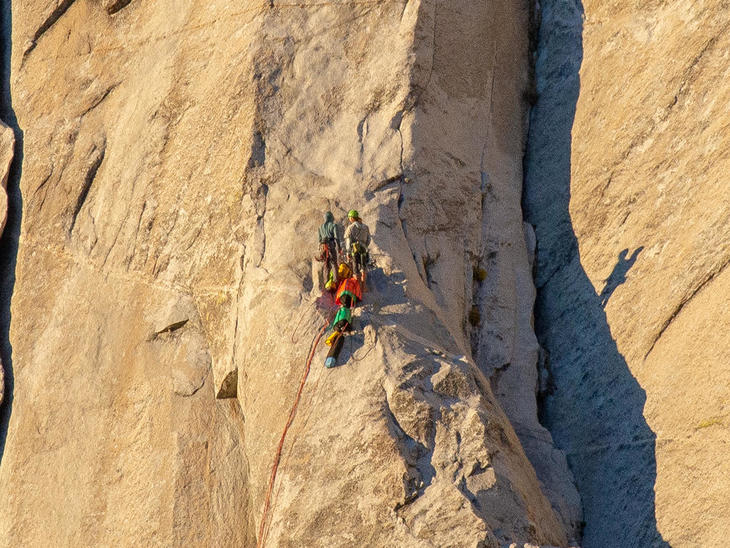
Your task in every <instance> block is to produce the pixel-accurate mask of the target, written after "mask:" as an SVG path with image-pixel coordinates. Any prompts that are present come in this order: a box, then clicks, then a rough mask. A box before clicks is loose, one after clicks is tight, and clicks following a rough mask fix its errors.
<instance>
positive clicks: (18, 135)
mask: <svg viewBox="0 0 730 548" xmlns="http://www.w3.org/2000/svg"><path fill="white" fill-rule="evenodd" d="M12 15H13V13H12V2H11V1H10V0H1V1H0V23H1V24H2V95H0V118H2V121H3V122H5V123H6V124H7V125H8V126H10V127H11V128H12V130H13V132H14V133H15V151H14V157H13V162H12V164H11V166H10V174H9V176H8V188H7V192H8V217H7V222H6V224H5V230H4V232H3V235H2V238H1V239H0V358H2V365H3V369H4V373H5V394H4V398H3V402H2V405H0V464H2V458H3V454H4V453H5V441H6V438H7V434H8V423H9V422H10V413H11V411H12V409H13V389H14V377H13V347H12V344H11V343H10V301H11V299H12V296H13V289H14V287H15V265H16V262H17V257H18V241H19V238H20V220H21V215H22V210H23V198H22V196H21V194H20V176H21V171H22V167H23V132H22V131H21V129H20V127H19V126H18V120H17V119H16V117H15V111H14V110H13V101H12V96H11V90H10V55H11V51H12V28H13V17H12Z"/></svg>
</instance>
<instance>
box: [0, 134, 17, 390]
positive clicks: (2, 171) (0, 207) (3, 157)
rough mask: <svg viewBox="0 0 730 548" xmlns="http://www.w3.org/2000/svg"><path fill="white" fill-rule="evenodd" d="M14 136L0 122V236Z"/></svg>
mask: <svg viewBox="0 0 730 548" xmlns="http://www.w3.org/2000/svg"><path fill="white" fill-rule="evenodd" d="M14 147H15V136H14V135H13V130H12V129H11V128H9V127H8V126H7V125H5V124H4V123H2V122H0V187H2V188H0V235H2V233H3V230H5V223H6V222H7V219H8V193H7V189H8V175H9V174H10V164H11V163H12V161H13V156H14ZM4 395H5V371H4V368H3V365H2V363H0V404H1V403H2V402H3V397H4Z"/></svg>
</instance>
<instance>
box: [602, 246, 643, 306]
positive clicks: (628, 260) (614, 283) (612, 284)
mask: <svg viewBox="0 0 730 548" xmlns="http://www.w3.org/2000/svg"><path fill="white" fill-rule="evenodd" d="M643 249H644V246H643V245H642V246H641V247H637V248H636V249H635V250H634V252H633V253H631V255H629V250H628V248H627V249H623V250H621V252H620V253H619V254H618V260H617V261H616V265H615V266H614V267H613V270H612V271H611V274H609V276H608V278H606V280H605V285H604V286H603V289H602V290H601V294H600V295H599V296H598V297H599V298H600V299H601V306H602V307H603V308H606V305H607V304H608V299H610V298H611V295H613V292H614V291H616V288H617V287H618V286H620V285H621V284H623V283H624V282H625V281H626V274H627V273H628V271H629V270H630V269H631V267H632V266H634V263H635V262H636V259H638V258H639V253H641V252H642V251H643Z"/></svg>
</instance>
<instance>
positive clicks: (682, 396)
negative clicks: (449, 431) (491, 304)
mask: <svg viewBox="0 0 730 548" xmlns="http://www.w3.org/2000/svg"><path fill="white" fill-rule="evenodd" d="M540 4H541V6H542V8H543V12H542V28H541V30H540V49H539V53H538V62H537V78H538V80H537V89H538V92H539V100H538V101H537V104H536V107H535V109H534V110H533V116H532V123H531V130H530V139H529V143H530V145H529V151H528V157H527V162H526V166H527V169H528V174H527V185H526V189H527V191H526V199H525V203H526V205H527V209H528V220H529V221H530V222H531V223H533V224H534V225H535V227H536V233H537V242H538V244H537V248H538V266H537V272H538V278H537V283H538V286H539V288H540V292H539V297H538V319H537V328H538V332H539V335H540V339H541V343H542V344H543V345H544V346H545V347H546V349H547V350H548V351H549V370H550V372H551V375H552V384H553V390H552V391H548V393H546V394H545V396H546V400H545V401H546V404H547V405H546V407H545V413H544V416H545V418H546V420H547V421H548V423H549V425H550V429H551V431H552V434H553V436H554V437H555V439H556V442H557V443H558V445H559V446H560V447H561V448H563V449H564V450H565V451H566V452H567V454H568V458H569V462H570V463H571V467H572V470H573V472H574V473H575V476H576V480H577V482H578V486H579V488H580V492H581V496H582V499H583V502H584V510H585V520H586V528H585V537H584V546H585V548H591V547H598V546H609V545H610V546H723V545H724V544H726V542H727V540H726V539H727V538H728V535H730V520H728V519H726V518H725V516H728V515H730V506H729V504H730V502H729V501H730V497H729V496H728V492H729V490H730V482H729V481H728V478H730V460H728V458H727V455H726V453H727V440H728V426H730V422H729V419H728V408H727V402H728V401H730V388H729V387H730V339H728V337H727V333H728V328H729V327H730V269H728V268H727V265H728V264H730V262H729V261H730V255H729V250H730V232H728V230H727V226H728V221H730V193H728V191H727V176H726V174H727V172H728V168H729V167H730V165H729V160H728V155H727V154H726V151H727V150H728V146H730V137H729V134H728V132H727V130H726V126H727V117H728V116H727V108H726V105H727V104H728V101H729V100H730V88H728V86H727V84H726V82H727V78H728V62H727V51H728V48H729V47H730V34H728V32H727V30H728V17H727V4H726V3H725V2H720V1H710V2H706V3H703V4H702V5H698V4H695V3H686V2H679V1H671V2H661V3H656V2H645V3H626V2H618V1H607V2H605V1H604V2H598V1H593V0H584V1H583V2H564V1H553V0H550V1H544V2H540ZM688 501H691V503H688Z"/></svg>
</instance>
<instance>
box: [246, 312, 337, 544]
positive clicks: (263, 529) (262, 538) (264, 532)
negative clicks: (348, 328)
mask: <svg viewBox="0 0 730 548" xmlns="http://www.w3.org/2000/svg"><path fill="white" fill-rule="evenodd" d="M328 327H329V322H327V323H325V324H324V325H323V326H322V328H321V329H320V330H319V332H318V333H317V336H316V338H315V339H314V342H313V343H312V345H311V346H310V350H309V356H308V357H307V364H306V366H305V368H304V374H303V375H302V380H301V381H300V383H299V390H297V395H296V397H295V398H294V404H293V405H292V408H291V411H290V412H289V418H288V419H287V421H286V425H285V426H284V431H283V432H282V433H281V439H280V440H279V446H278V447H277V449H276V456H275V457H274V464H273V466H272V467H271V477H270V478H269V486H268V488H267V489H266V499H265V501H264V511H263V514H262V515H261V523H260V525H259V538H258V543H257V544H256V546H257V547H258V548H263V547H264V544H265V543H266V536H268V532H269V530H268V526H267V525H268V524H267V522H266V518H267V516H268V513H269V508H270V504H271V492H272V491H273V489H274V482H275V481H276V472H277V471H278V469H279V461H280V460H281V451H282V449H283V448H284V440H285V438H286V434H287V432H288V431H289V427H290V426H291V424H292V422H294V416H295V415H296V413H297V407H298V406H299V400H300V399H301V396H302V391H303V390H304V384H305V383H306V382H307V377H308V376H309V370H310V369H311V367H312V359H313V358H314V352H315V351H316V350H317V345H318V344H319V341H320V339H322V335H324V332H325V331H326V330H327V328H328Z"/></svg>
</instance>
